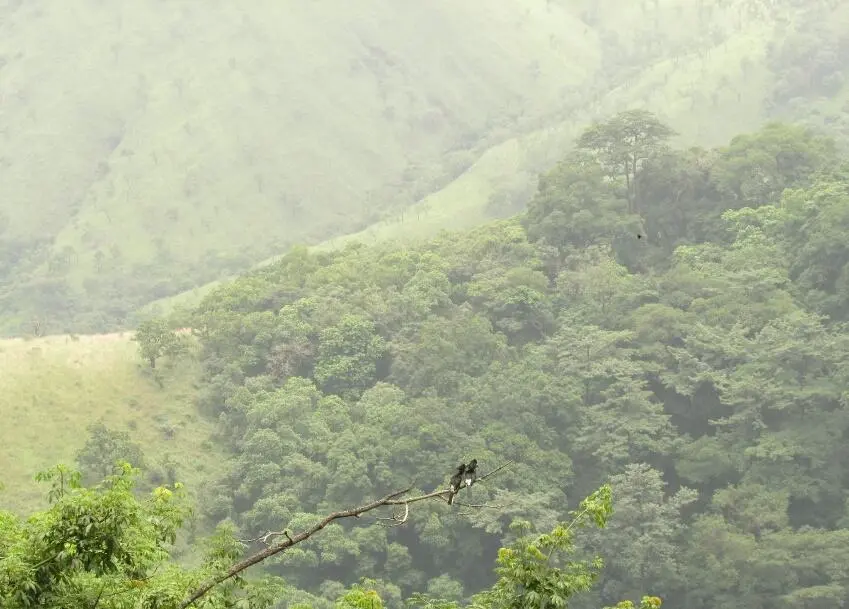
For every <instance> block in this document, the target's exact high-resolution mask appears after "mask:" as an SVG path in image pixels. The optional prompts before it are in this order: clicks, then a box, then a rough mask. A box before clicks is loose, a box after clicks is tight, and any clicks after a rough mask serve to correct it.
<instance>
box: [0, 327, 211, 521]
mask: <svg viewBox="0 0 849 609" xmlns="http://www.w3.org/2000/svg"><path fill="white" fill-rule="evenodd" d="M130 337H131V334H130V333H125V334H103V335H95V336H79V337H72V336H48V337H43V338H38V339H33V340H22V339H10V340H0V370H2V371H3V372H2V374H0V396H2V399H0V481H2V482H3V484H4V486H5V489H4V490H3V491H0V506H2V507H3V508H5V509H11V510H13V511H16V512H24V511H26V510H30V509H34V508H37V507H39V506H43V505H45V500H44V498H45V497H46V491H47V490H48V487H46V486H44V485H42V484H37V483H35V482H34V481H33V476H34V475H35V474H36V472H38V471H40V470H42V469H46V468H47V467H50V466H52V465H55V464H56V463H60V462H64V463H67V464H69V465H72V464H73V463H74V458H75V454H76V452H77V451H78V450H79V449H80V448H81V447H82V446H83V444H84V443H85V441H86V439H87V434H86V427H87V426H88V425H89V424H91V423H93V422H96V421H98V420H103V422H104V423H105V424H106V426H107V427H109V428H110V429H116V430H119V431H128V432H131V434H132V435H133V437H134V440H135V441H136V442H138V443H139V444H141V446H142V448H143V450H144V453H145V458H146V460H147V461H148V462H151V463H156V461H157V460H158V459H160V458H161V457H163V456H164V455H166V454H169V455H171V456H172V458H173V459H174V460H176V461H177V463H178V464H179V466H178V470H177V473H178V476H179V479H180V480H181V481H183V482H185V483H186V485H187V487H188V489H189V491H190V492H192V491H194V490H196V489H197V488H199V486H200V484H201V482H202V480H203V479H204V476H205V475H206V474H208V473H209V472H210V471H211V467H212V466H213V465H214V464H215V462H216V461H217V460H218V459H220V455H219V454H218V453H217V451H216V450H215V449H214V448H213V445H212V443H211V442H210V441H209V440H210V432H211V430H212V424H211V423H210V422H209V421H206V420H204V419H203V418H201V417H200V416H199V415H197V414H195V408H194V406H193V404H192V396H193V383H194V382H195V380H196V378H197V372H198V371H197V369H196V364H194V362H192V361H190V360H186V361H184V362H180V363H179V364H177V365H176V366H175V367H174V369H173V370H171V371H168V370H163V371H162V372H163V374H164V377H165V380H164V388H159V387H158V386H157V384H156V382H155V381H154V380H153V378H151V376H150V375H148V374H145V373H144V372H145V371H144V370H143V369H142V368H141V362H140V361H139V360H138V358H137V355H136V344H135V343H134V342H132V341H131V340H130Z"/></svg>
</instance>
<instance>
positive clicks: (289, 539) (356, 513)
mask: <svg viewBox="0 0 849 609" xmlns="http://www.w3.org/2000/svg"><path fill="white" fill-rule="evenodd" d="M512 463H513V461H508V462H507V463H505V464H503V465H501V466H499V467H497V468H495V469H494V470H492V471H491V472H489V473H488V474H486V475H484V476H481V477H479V478H478V479H477V480H476V482H480V481H482V480H485V479H486V478H489V477H490V476H492V475H493V474H495V473H497V472H499V471H501V470H503V469H504V468H505V467H507V466H509V465H510V464H512ZM412 490H413V487H412V486H410V487H407V488H405V489H404V490H401V491H395V492H394V493H390V494H388V495H386V496H385V497H382V498H381V499H375V500H374V501H372V502H370V503H366V504H365V505H361V506H359V507H355V508H351V509H349V510H341V511H339V512H333V513H332V514H329V515H327V516H325V517H324V518H323V519H322V520H321V521H320V522H319V523H317V524H315V525H313V526H312V527H311V528H309V529H307V530H305V531H302V532H300V533H298V534H297V535H294V536H292V535H291V534H290V533H289V531H288V529H284V530H283V531H280V532H275V531H269V532H268V533H266V534H265V535H261V536H260V537H257V538H256V539H252V540H247V541H250V542H254V543H256V542H262V543H264V544H268V543H269V541H270V540H271V539H272V538H274V537H280V536H285V537H286V539H285V540H282V541H278V542H276V543H274V544H272V545H269V546H268V547H266V548H265V549H264V550H260V551H259V552H256V553H255V554H251V555H250V556H248V557H247V558H245V559H244V560H241V561H239V562H237V563H236V564H234V565H233V566H231V567H230V568H229V569H227V571H225V572H224V573H222V574H220V575H216V576H215V577H212V578H210V579H209V580H207V581H206V582H204V583H203V584H201V585H200V586H199V587H198V588H196V589H195V590H194V591H192V593H191V594H189V596H187V597H186V598H185V599H184V600H183V601H182V602H181V603H180V605H179V607H180V609H185V608H186V607H188V606H189V605H191V604H193V603H194V602H195V601H197V600H198V599H200V598H201V597H203V596H204V595H205V594H206V593H208V592H209V591H210V590H212V588H214V587H215V586H217V585H218V584H220V583H223V582H225V581H227V580H228V579H230V578H232V577H235V576H236V575H238V574H239V573H241V572H242V571H244V570H245V569H247V568H249V567H252V566H253V565H255V564H257V563H260V562H262V561H264V560H265V559H266V558H270V557H272V556H274V555H275V554H279V553H280V552H283V551H285V550H287V549H289V548H291V547H292V546H294V545H296V544H299V543H301V542H302V541H306V540H307V539H309V538H310V537H312V536H313V535H315V534H316V533H318V532H319V531H321V530H322V529H323V528H325V527H326V526H327V525H329V524H330V523H332V522H333V521H334V520H341V519H343V518H359V517H360V516H361V515H362V514H365V513H366V512H371V511H372V510H374V509H377V508H379V507H382V506H384V505H392V506H396V505H403V506H404V514H403V516H402V517H397V516H396V515H395V514H393V516H392V517H391V518H379V519H378V520H390V521H393V523H394V524H392V525H389V526H400V525H402V524H404V523H405V522H406V521H407V518H408V517H409V515H410V504H411V503H418V502H419V501H425V500H427V499H434V498H441V499H444V500H445V501H447V495H448V494H449V493H450V492H451V491H449V490H447V489H445V490H436V491H432V492H430V493H426V494H424V495H417V496H415V497H407V498H406V499H400V498H399V497H402V496H403V495H406V494H407V493H409V492H410V491H412ZM487 507H489V506H487Z"/></svg>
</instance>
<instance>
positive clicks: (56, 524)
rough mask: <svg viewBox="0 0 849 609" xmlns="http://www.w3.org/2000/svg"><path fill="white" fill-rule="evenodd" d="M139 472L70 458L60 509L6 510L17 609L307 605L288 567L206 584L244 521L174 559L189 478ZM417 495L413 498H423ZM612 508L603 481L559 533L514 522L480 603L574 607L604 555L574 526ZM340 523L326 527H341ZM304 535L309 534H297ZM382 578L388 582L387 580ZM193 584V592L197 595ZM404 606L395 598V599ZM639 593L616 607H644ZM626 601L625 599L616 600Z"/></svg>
mask: <svg viewBox="0 0 849 609" xmlns="http://www.w3.org/2000/svg"><path fill="white" fill-rule="evenodd" d="M137 471H138V470H133V469H132V468H131V467H130V466H129V464H127V463H122V464H121V467H120V471H119V472H118V473H117V474H115V475H112V476H110V477H108V478H106V479H105V480H104V481H103V482H102V483H101V484H100V485H98V486H97V487H92V488H84V487H82V486H81V484H80V476H79V473H77V472H74V471H73V470H69V469H68V468H66V467H64V466H58V467H55V468H52V469H50V470H47V471H44V472H41V473H40V474H39V475H38V479H39V480H41V481H45V482H49V483H50V484H51V487H52V488H51V490H50V492H49V496H50V500H51V503H52V504H53V505H52V506H51V507H50V509H49V510H47V511H45V512H42V513H40V514H38V515H37V516H36V517H33V518H31V519H30V520H28V521H27V522H23V521H21V520H18V519H16V518H14V517H13V516H11V515H9V514H3V513H2V512H0V601H2V603H3V607H4V608H7V609H26V608H29V607H34V606H38V607H57V608H58V607H63V608H64V607H67V608H69V609H70V608H71V607H73V608H77V607H86V606H102V607H106V608H116V609H117V608H124V607H143V608H156V609H165V608H168V609H170V608H175V607H181V608H182V607H186V606H189V605H191V604H192V603H196V604H195V606H198V607H205V608H207V609H225V608H227V609H229V608H233V607H238V608H245V609H248V608H250V609H266V608H268V607H272V606H276V604H277V603H278V602H280V603H284V602H285V603H286V604H287V605H288V606H293V607H300V608H302V609H306V608H307V607H312V606H313V605H312V603H311V602H310V599H309V595H306V596H305V595H304V594H303V593H302V592H299V591H298V590H296V589H292V588H290V587H288V586H286V584H285V582H284V581H283V580H282V579H281V578H278V577H274V576H266V577H264V578H262V579H256V578H245V577H244V576H242V575H239V576H236V577H233V578H226V579H225V580H224V581H223V582H222V583H221V585H217V586H214V587H213V586H212V585H211V583H210V584H206V585H204V584H205V583H206V582H214V581H215V580H216V579H219V578H221V573H222V571H223V570H224V569H225V568H226V567H228V566H229V565H230V564H231V563H232V562H233V561H234V560H235V559H236V558H237V557H238V556H239V554H240V551H241V544H239V543H238V542H237V541H236V540H235V539H233V536H232V527H229V526H223V527H219V528H218V529H217V530H216V532H215V534H214V535H213V536H211V537H210V538H208V539H205V540H203V542H202V545H203V546H204V553H203V558H202V559H201V561H200V562H199V565H198V566H196V567H194V568H186V567H181V566H179V565H177V564H176V563H174V562H172V560H171V555H170V552H169V551H170V550H172V548H171V546H172V544H173V543H174V540H175V539H176V535H177V532H178V531H179V528H180V526H181V525H182V524H183V522H184V521H185V520H186V518H187V516H188V515H189V512H188V510H187V505H186V502H185V495H184V493H183V492H182V490H183V489H182V485H180V484H176V485H175V486H174V490H171V489H169V488H166V487H164V486H163V487H158V488H156V489H155V490H154V491H153V492H152V493H151V494H150V495H149V496H147V497H144V498H139V497H138V496H137V495H134V493H133V486H134V482H135V480H134V477H135V475H136V474H137ZM411 499H412V498H411ZM611 512H612V503H611V491H610V487H609V486H603V487H601V488H600V489H598V491H596V492H595V493H593V494H592V495H591V496H589V497H587V499H586V500H584V501H583V502H581V505H580V506H579V509H578V510H577V511H576V512H575V513H573V514H571V518H570V520H571V521H570V522H564V523H561V524H558V525H556V526H555V527H554V528H553V530H552V531H551V532H550V533H543V534H537V533H536V532H535V531H534V529H533V527H532V526H531V525H530V523H526V522H525V523H523V522H518V523H516V526H514V527H513V530H514V533H515V534H516V538H515V539H514V540H513V541H512V543H510V544H509V546H506V547H504V548H502V549H501V550H499V552H498V558H497V561H496V569H495V571H496V573H497V575H498V580H497V581H496V582H495V584H494V585H493V586H492V587H491V588H490V589H488V590H483V591H481V592H480V593H478V594H477V595H475V597H474V599H473V600H472V606H473V607H476V608H479V609H484V608H491V609H502V608H503V609H508V608H521V609H533V608H534V607H539V606H553V607H563V606H565V604H566V603H567V602H568V601H569V600H570V598H571V597H573V596H574V595H576V594H579V593H581V592H586V591H587V590H589V589H590V587H591V586H592V584H593V582H594V581H595V580H596V579H597V578H598V574H599V571H600V569H601V565H602V563H601V560H600V559H599V558H596V559H594V560H593V561H589V562H583V561H576V560H574V559H573V558H572V557H571V556H570V554H571V553H572V552H574V549H575V544H574V541H573V540H574V532H573V531H575V530H577V529H578V528H582V527H585V526H588V525H595V526H597V527H598V528H604V526H605V525H606V524H607V521H608V519H609V518H610V515H611ZM338 529H339V525H338V524H330V526H328V527H327V530H325V531H320V530H316V531H315V532H316V533H324V535H326V536H332V535H333V534H334V533H336V534H337V535H338V532H339V530H338ZM292 534H293V535H295V537H294V539H293V543H294V542H295V540H300V537H299V536H298V535H297V533H292ZM375 588H377V589H375ZM380 588H381V585H380V583H379V582H376V581H374V580H364V581H363V582H362V583H360V584H353V585H352V586H351V587H350V588H348V589H344V588H343V589H337V590H335V592H336V599H335V601H336V602H335V604H334V606H335V607H337V608H340V609H382V608H383V606H384V604H383V601H382V599H381V596H380V593H379V592H378V590H379V589H380ZM189 591H192V592H191V593H190V592H189ZM408 602H409V606H411V607H412V606H421V607H440V608H445V609H449V608H452V609H453V608H456V607H458V605H457V604H456V603H454V602H451V601H445V600H438V599H433V598H430V597H429V596H427V595H422V594H417V595H414V596H413V597H411V598H410V599H408ZM392 606H395V605H392ZM660 606H661V600H660V599H659V598H657V597H650V596H645V597H643V598H642V601H641V603H640V609H658V608H659V607H660ZM633 608H634V605H633V603H631V602H630V601H624V602H622V603H619V604H617V605H616V608H615V609H633ZM606 609H614V608H606Z"/></svg>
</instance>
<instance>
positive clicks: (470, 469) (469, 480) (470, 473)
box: [465, 459, 478, 486]
mask: <svg viewBox="0 0 849 609" xmlns="http://www.w3.org/2000/svg"><path fill="white" fill-rule="evenodd" d="M477 467H478V460H477V459H472V460H471V461H469V464H468V465H467V466H466V472H465V474H466V480H465V482H466V486H472V484H474V483H475V480H477V479H478V474H477V472H476V471H475V470H476V469H477Z"/></svg>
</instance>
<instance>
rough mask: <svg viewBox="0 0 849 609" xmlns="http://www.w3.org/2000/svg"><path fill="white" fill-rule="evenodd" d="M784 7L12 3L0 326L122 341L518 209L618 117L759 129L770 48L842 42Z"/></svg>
mask: <svg viewBox="0 0 849 609" xmlns="http://www.w3.org/2000/svg"><path fill="white" fill-rule="evenodd" d="M796 4H798V3H792V2H785V3H777V2H756V1H755V2H751V1H750V2H725V3H717V4H712V3H701V2H689V1H687V2H685V1H683V0H667V1H662V2H661V1H658V2H641V3H631V2H622V3H619V4H615V3H614V4H611V5H610V6H599V5H598V3H596V2H578V1H575V2H553V1H547V2H546V1H542V0H540V1H536V0H525V1H523V2H516V3H498V4H493V5H487V6H486V9H485V10H484V9H483V8H482V7H481V6H480V5H478V4H475V3H459V4H458V3H454V2H448V1H447V0H437V1H435V2H428V3H425V4H420V5H408V4H406V3H405V4H401V3H397V2H390V1H388V0H369V1H368V2H358V3H356V4H354V3H348V2H338V1H337V2H333V1H328V2H311V3H304V2H289V3H275V2H270V1H264V0H263V1H260V0H258V1H257V2H253V3H251V5H250V8H247V5H245V6H244V7H242V8H238V7H237V6H236V5H234V4H226V3H213V4H207V5H204V6H203V7H202V8H201V7H200V5H193V4H191V3H187V2H182V3H169V4H161V3H155V2H149V3H133V4H132V5H119V4H115V3H102V2H95V1H94V0H82V1H81V2H78V3H74V4H73V5H69V4H67V3H62V2H59V1H58V0H57V1H35V2H27V3H21V2H9V3H6V4H5V6H4V7H3V8H2V9H0V10H2V17H3V18H2V19H0V93H2V95H0V98H2V106H0V138H2V142H3V147H2V148H3V152H2V154H0V184H2V189H3V190H2V198H0V290H2V292H0V316H2V323H0V331H3V332H4V333H6V334H19V333H29V332H31V331H32V322H33V319H34V318H35V319H37V320H38V325H39V327H40V328H42V330H49V331H62V330H73V331H105V330H109V329H114V328H120V327H125V326H126V325H127V323H128V319H127V316H128V314H129V313H130V312H132V311H133V310H134V309H136V308H137V307H139V306H141V305H143V304H144V303H146V302H148V301H151V300H154V299H157V298H161V297H165V296H170V295H171V294H174V293H176V292H179V291H181V290H184V289H187V288H190V287H192V286H194V285H199V284H202V283H205V282H207V281H209V280H212V279H216V278H218V277H221V276H222V275H223V274H230V273H233V272H237V271H240V270H243V269H245V268H247V267H249V266H250V265H251V264H253V263H256V262H257V261H259V260H262V259H263V258H266V257H268V256H271V255H274V254H279V253H282V252H284V251H285V250H286V249H287V247H288V246H289V245H291V244H293V243H296V242H306V243H314V242H317V241H319V240H321V239H323V238H327V237H332V236H334V235H340V234H344V233H347V232H351V231H356V230H359V229H362V228H364V227H366V226H367V225H369V224H370V223H373V222H375V221H377V220H379V219H380V218H381V217H387V218H397V217H398V214H399V213H400V211H401V210H402V209H404V208H405V207H407V206H409V205H410V204H411V203H413V202H414V201H417V200H419V199H422V198H423V197H426V196H427V195H429V194H431V193H434V194H433V196H431V197H430V198H429V199H427V200H426V202H427V209H426V210H425V211H426V212H430V213H421V212H420V213H418V214H417V215H418V217H419V221H420V222H422V223H423V227H422V228H421V230H422V231H424V232H432V230H433V229H435V228H441V227H443V226H458V225H464V224H465V225H470V224H474V223H476V222H479V221H481V220H482V219H485V218H486V217H491V216H503V215H507V214H509V213H513V212H514V211H516V210H517V209H520V208H521V206H522V205H523V204H524V202H525V201H526V200H527V199H528V198H529V197H530V195H531V194H532V192H533V188H534V187H535V179H536V178H535V176H536V174H537V173H538V172H539V171H542V170H544V169H546V168H547V167H549V166H550V165H551V164H553V163H554V162H555V161H556V160H557V158H559V156H560V155H561V154H562V152H563V149H564V147H567V146H568V145H569V144H568V142H569V141H570V139H571V138H572V137H573V135H574V133H575V130H576V129H580V128H581V126H582V125H584V124H586V122H587V121H588V120H590V119H591V118H592V117H594V116H603V115H606V114H608V113H609V112H611V111H612V110H613V109H615V108H621V107H622V106H623V105H629V104H630V105H638V106H639V105H645V106H648V107H650V108H651V109H653V110H655V111H658V112H659V113H660V114H661V116H664V117H665V118H667V119H668V120H669V121H670V122H671V123H672V124H673V125H674V126H675V127H676V128H677V129H678V130H679V131H680V132H681V134H682V139H684V140H686V141H688V142H693V143H695V142H699V143H705V144H717V143H719V142H721V141H724V140H725V139H727V138H728V137H730V136H731V135H732V134H733V133H736V132H738V131H740V130H743V129H745V128H747V127H749V126H751V125H752V123H753V122H757V121H759V120H761V119H762V118H764V117H765V116H767V114H768V113H767V112H765V110H764V101H765V100H770V101H772V100H773V92H774V89H775V85H776V83H777V82H779V81H780V80H781V79H782V77H783V75H782V74H781V73H779V72H780V71H779V72H776V71H774V70H772V69H770V65H771V64H770V63H769V57H770V56H771V55H770V52H772V53H773V54H775V53H777V52H778V51H779V50H781V49H780V48H778V47H776V48H772V47H771V46H770V45H773V47H774V46H775V45H774V44H773V43H774V42H775V41H779V42H780V41H782V40H784V39H785V38H786V37H787V33H788V32H792V31H793V30H794V28H802V27H803V26H805V24H806V23H807V22H806V21H805V20H806V19H807V20H808V21H810V20H811V19H815V20H818V21H817V22H822V23H826V24H829V25H828V26H827V27H830V28H832V29H833V30H834V32H838V33H839V32H840V31H841V30H840V24H841V23H845V20H844V21H841V19H844V18H845V15H846V12H847V11H846V10H845V6H843V5H841V4H840V3H830V4H829V3H826V2H823V3H819V4H816V5H810V3H804V4H798V6H796ZM811 15H813V17H812V16H811ZM805 27H807V26H805ZM826 34H828V35H827V36H826V35H822V34H821V33H820V34H818V35H817V36H816V40H818V41H820V40H824V39H825V40H828V39H829V36H831V38H834V37H835V36H837V35H838V34H835V33H833V32H832V33H830V34H829V33H828V32H826ZM779 46H780V45H779ZM771 48H772V51H770V49H771ZM838 51H839V49H838ZM838 55H839V53H838ZM827 59H828V58H826V63H827ZM790 60H792V57H791V58H790V59H787V58H785V64H787V62H788V61H790ZM832 71H833V70H832ZM826 76H828V74H826ZM785 80H786V79H785ZM839 84H840V83H837V84H835V83H834V82H832V83H831V89H832V90H830V91H829V95H830V96H831V100H836V99H840V97H839V95H838V94H837V90H836V89H834V87H835V86H838V85H839ZM838 89H839V86H838ZM806 91H807V92H811V91H814V92H815V88H814V89H812V88H811V87H808V89H807V90H806ZM835 95H837V97H834V96H835ZM829 103H830V104H831V106H834V105H835V103H836V102H835V101H830V102H829ZM831 106H830V107H829V108H826V110H825V114H827V115H828V114H829V112H831V115H834V112H832V111H833V110H834V108H832V107H831ZM771 107H772V108H776V105H775V104H774V103H773V104H771ZM836 107H837V108H839V104H838V105H837V106H836ZM778 109H781V108H778ZM838 115H839V113H838ZM832 118H833V116H832ZM832 123H834V121H833V120H832ZM832 126H835V125H832ZM837 126H839V125H837ZM464 172H465V173H464ZM455 178H456V181H455ZM434 210H435V211H434ZM422 216H425V217H426V219H425V220H421V218H422ZM396 222H397V220H396ZM392 230H393V232H394V229H392ZM410 230H411V226H409V224H408V225H407V226H405V227H403V229H402V230H401V232H404V233H407V232H410ZM413 230H415V229H413ZM130 321H131V320H130Z"/></svg>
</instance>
